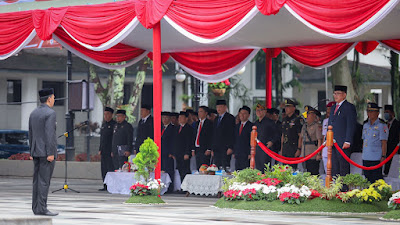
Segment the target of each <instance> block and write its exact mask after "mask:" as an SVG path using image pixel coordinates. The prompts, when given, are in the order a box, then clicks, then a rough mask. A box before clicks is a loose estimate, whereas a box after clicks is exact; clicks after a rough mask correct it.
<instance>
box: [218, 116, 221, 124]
mask: <svg viewBox="0 0 400 225" xmlns="http://www.w3.org/2000/svg"><path fill="white" fill-rule="evenodd" d="M219 123H221V116H218V122H217V126H219Z"/></svg>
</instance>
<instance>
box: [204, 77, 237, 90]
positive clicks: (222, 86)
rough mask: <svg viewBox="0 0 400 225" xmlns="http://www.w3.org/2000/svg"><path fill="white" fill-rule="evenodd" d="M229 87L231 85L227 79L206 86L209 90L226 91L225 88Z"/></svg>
mask: <svg viewBox="0 0 400 225" xmlns="http://www.w3.org/2000/svg"><path fill="white" fill-rule="evenodd" d="M230 85H231V82H230V81H229V79H226V80H224V81H221V82H217V83H209V84H208V86H209V87H210V88H211V89H227V88H229V86H230Z"/></svg>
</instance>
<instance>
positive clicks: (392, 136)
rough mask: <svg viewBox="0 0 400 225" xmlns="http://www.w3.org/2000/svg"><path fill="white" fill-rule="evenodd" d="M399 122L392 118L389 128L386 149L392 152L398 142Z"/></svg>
mask: <svg viewBox="0 0 400 225" xmlns="http://www.w3.org/2000/svg"><path fill="white" fill-rule="evenodd" d="M399 132H400V122H399V121H398V120H397V119H394V120H393V122H392V124H391V125H390V128H389V137H388V143H387V151H388V152H393V150H394V149H395V148H396V146H397V144H398V143H399Z"/></svg>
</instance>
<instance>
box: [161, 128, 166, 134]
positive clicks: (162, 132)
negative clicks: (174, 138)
mask: <svg viewBox="0 0 400 225" xmlns="http://www.w3.org/2000/svg"><path fill="white" fill-rule="evenodd" d="M164 131H165V127H163V129H162V131H161V136H163V135H164Z"/></svg>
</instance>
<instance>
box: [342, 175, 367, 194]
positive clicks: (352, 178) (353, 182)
mask: <svg viewBox="0 0 400 225" xmlns="http://www.w3.org/2000/svg"><path fill="white" fill-rule="evenodd" d="M343 184H346V185H347V186H348V187H349V189H350V190H353V189H356V188H357V189H364V188H368V187H369V185H371V183H370V182H368V180H367V179H366V178H364V177H363V176H361V175H360V174H358V173H357V174H347V175H346V176H344V177H343Z"/></svg>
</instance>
